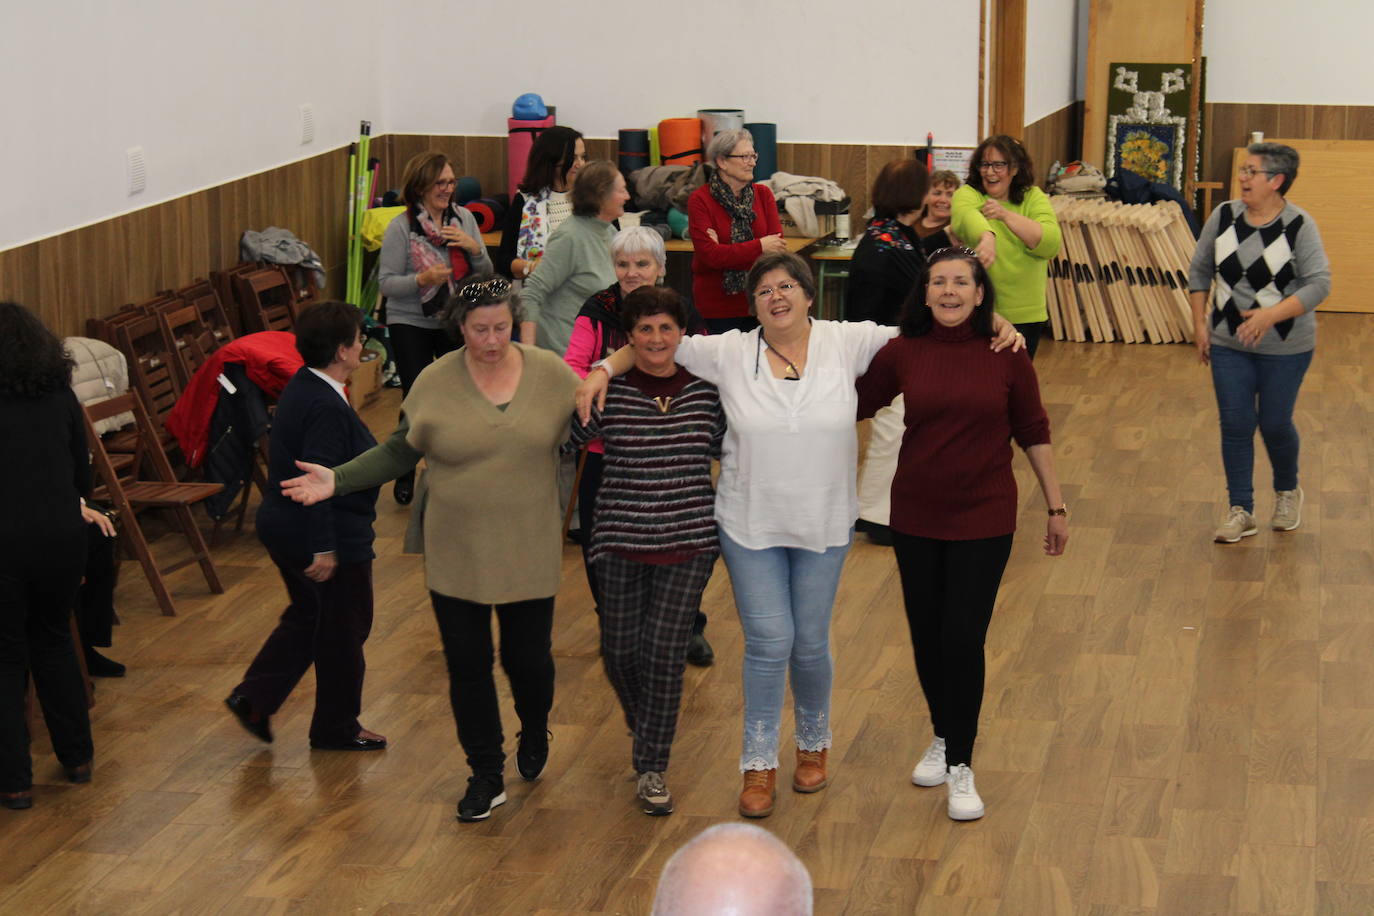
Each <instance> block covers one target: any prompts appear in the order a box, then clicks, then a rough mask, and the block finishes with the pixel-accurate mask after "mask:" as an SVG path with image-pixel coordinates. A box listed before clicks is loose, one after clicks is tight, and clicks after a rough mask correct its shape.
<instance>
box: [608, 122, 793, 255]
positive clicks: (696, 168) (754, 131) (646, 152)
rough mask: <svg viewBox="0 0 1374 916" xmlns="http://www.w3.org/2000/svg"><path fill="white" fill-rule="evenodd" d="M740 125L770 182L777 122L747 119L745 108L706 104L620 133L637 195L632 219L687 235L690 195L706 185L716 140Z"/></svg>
mask: <svg viewBox="0 0 1374 916" xmlns="http://www.w3.org/2000/svg"><path fill="white" fill-rule="evenodd" d="M738 128H744V129H745V130H747V131H749V133H750V134H751V135H753V138H754V150H755V151H756V152H757V153H758V155H759V159H758V162H757V164H756V165H755V166H754V179H755V180H756V181H761V182H764V183H767V181H768V180H769V178H770V177H772V175H773V173H774V172H776V171H777V170H778V126H777V125H776V124H770V123H762V122H755V123H746V122H745V120H744V111H743V109H740V108H703V109H701V110H700V111H698V112H697V114H696V117H694V118H665V119H664V120H662V121H659V122H658V125H657V126H655V127H648V128H627V129H625V130H622V131H620V136H619V148H618V163H619V165H620V171H621V172H622V173H624V175H625V181H626V184H627V186H628V187H629V190H630V194H631V196H632V202H631V207H632V210H631V215H630V220H631V221H633V220H635V219H636V218H637V219H638V220H639V222H640V224H642V225H647V226H652V227H654V228H658V229H659V231H660V232H667V233H671V235H672V236H676V237H677V238H686V237H687V198H688V197H690V196H691V194H692V192H693V191H695V190H696V189H697V188H699V187H701V185H703V184H705V183H706V180H707V177H708V175H707V172H706V161H705V157H706V149H707V147H708V146H710V144H711V138H712V137H714V136H715V135H716V134H718V133H720V132H721V131H723V130H736V129H738ZM625 222H626V221H625V220H624V219H622V220H621V225H624V224H625Z"/></svg>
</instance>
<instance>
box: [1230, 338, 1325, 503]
mask: <svg viewBox="0 0 1374 916" xmlns="http://www.w3.org/2000/svg"><path fill="white" fill-rule="evenodd" d="M1312 352H1313V351H1311V350H1308V351H1307V352H1306V353H1290V354H1286V355H1283V356H1273V355H1268V354H1264V353H1252V352H1250V351H1248V350H1232V349H1231V348H1229V347H1220V346H1213V347H1212V387H1213V388H1215V389H1216V393H1217V413H1218V415H1219V417H1220V419H1221V463H1222V466H1223V467H1224V468H1225V469H1226V489H1227V490H1228V491H1229V493H1230V498H1231V505H1233V506H1240V507H1241V508H1242V509H1244V510H1245V511H1246V512H1254V511H1255V488H1254V476H1255V427H1256V426H1258V427H1259V431H1260V435H1261V436H1262V437H1264V450H1265V451H1266V452H1268V453H1269V464H1270V465H1271V466H1272V467H1273V469H1274V489H1275V490H1295V489H1297V486H1298V445H1299V440H1298V429H1297V427H1296V426H1294V425H1293V405H1294V404H1296V403H1297V400H1298V388H1299V387H1301V386H1302V378H1303V376H1304V375H1305V374H1306V373H1307V367H1308V366H1310V365H1312Z"/></svg>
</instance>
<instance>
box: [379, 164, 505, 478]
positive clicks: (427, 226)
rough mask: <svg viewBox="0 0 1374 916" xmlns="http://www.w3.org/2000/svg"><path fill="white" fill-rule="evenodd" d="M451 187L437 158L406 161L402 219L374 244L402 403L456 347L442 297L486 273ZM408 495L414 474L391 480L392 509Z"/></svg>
mask: <svg viewBox="0 0 1374 916" xmlns="http://www.w3.org/2000/svg"><path fill="white" fill-rule="evenodd" d="M457 186H458V182H457V179H455V178H454V174H453V167H452V166H451V165H450V164H449V161H448V157H446V156H445V155H444V154H443V153H439V152H435V151H433V150H431V151H430V152H427V153H420V154H419V155H418V156H415V157H413V158H412V159H411V160H410V161H409V162H407V163H406V167H405V173H404V176H403V178H402V182H401V187H402V191H401V195H402V197H403V199H404V200H405V205H406V212H405V213H404V214H401V215H400V216H397V217H396V219H394V220H392V221H391V225H389V226H387V227H386V233H385V234H384V235H383V236H382V253H381V258H380V260H379V261H378V279H379V281H380V286H381V290H382V295H383V296H386V299H387V302H386V324H387V333H388V334H389V336H390V338H391V355H392V357H393V358H394V359H395V360H396V372H397V374H398V375H400V377H401V393H402V395H407V394H409V393H410V386H411V385H413V384H415V379H416V377H417V376H419V374H420V370H421V369H423V368H425V366H428V365H429V364H430V363H432V362H433V361H434V360H436V359H438V358H439V357H440V356H443V355H444V354H445V353H448V352H449V351H450V350H452V349H453V348H454V347H455V346H456V344H455V343H454V341H453V340H452V339H451V338H450V337H449V336H448V334H446V333H445V332H444V330H443V328H442V325H441V323H440V321H439V313H440V312H441V311H442V310H443V308H444V306H445V304H447V302H448V299H449V296H450V295H451V294H453V293H454V292H456V291H457V289H458V288H459V287H461V286H462V285H463V283H464V282H465V280H466V279H470V278H471V277H474V276H484V275H486V274H489V273H491V272H492V266H491V257H490V256H489V255H488V254H487V248H486V246H485V245H484V244H482V234H481V232H480V231H479V230H478V228H477V219H476V218H475V217H474V216H473V215H472V212H471V211H469V210H468V209H467V208H466V207H460V206H458V205H457V204H456V203H454V201H453V191H454V189H455V188H456V187H457ZM414 491H415V475H414V474H406V475H404V476H403V477H401V478H399V479H398V480H397V481H396V487H395V490H394V493H395V496H396V502H398V503H401V504H402V505H405V504H406V503H408V502H410V500H411V497H412V496H413V494H414Z"/></svg>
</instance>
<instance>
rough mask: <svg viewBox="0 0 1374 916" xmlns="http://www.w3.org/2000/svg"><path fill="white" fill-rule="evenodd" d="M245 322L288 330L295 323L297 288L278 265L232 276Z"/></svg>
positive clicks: (258, 328) (259, 328)
mask: <svg viewBox="0 0 1374 916" xmlns="http://www.w3.org/2000/svg"><path fill="white" fill-rule="evenodd" d="M234 289H235V291H236V293H237V296H238V300H239V305H241V306H242V307H243V314H244V319H245V322H246V324H248V325H251V326H252V327H253V330H255V331H291V330H293V329H294V328H295V326H296V291H295V288H294V287H292V286H291V281H290V280H289V279H288V278H287V276H286V271H284V270H282V269H281V268H280V267H264V268H263V269H262V270H255V271H251V272H250V273H245V274H240V275H239V276H236V277H234Z"/></svg>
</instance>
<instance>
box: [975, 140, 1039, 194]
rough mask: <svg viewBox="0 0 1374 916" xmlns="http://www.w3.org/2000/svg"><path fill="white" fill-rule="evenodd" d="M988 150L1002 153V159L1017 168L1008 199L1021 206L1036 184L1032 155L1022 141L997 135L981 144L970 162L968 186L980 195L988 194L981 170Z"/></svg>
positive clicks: (1012, 177)
mask: <svg viewBox="0 0 1374 916" xmlns="http://www.w3.org/2000/svg"><path fill="white" fill-rule="evenodd" d="M988 150H996V151H997V152H999V153H1001V154H1002V158H1004V159H1006V161H1008V162H1010V163H1011V164H1012V166H1014V167H1015V168H1016V174H1015V175H1013V176H1011V190H1009V191H1008V192H1007V199H1008V200H1010V201H1011V202H1012V203H1014V204H1019V203H1020V202H1021V201H1023V200H1025V198H1026V190H1027V189H1028V188H1030V187H1031V186H1033V185H1034V184H1035V166H1034V165H1032V164H1031V157H1030V153H1028V152H1026V148H1025V147H1024V146H1022V145H1021V141H1020V140H1018V139H1016V138H1015V137H1008V136H1007V135H1006V134H997V135H995V136H992V137H988V138H987V139H986V140H984V141H983V142H982V143H979V144H978V146H977V148H976V149H974V151H973V155H972V156H971V157H970V158H969V161H968V184H969V187H971V188H973V190H975V191H977V192H978V193H979V194H986V193H987V191H986V190H985V189H984V188H983V173H982V171H981V169H982V165H983V157H984V156H986V155H987V153H988Z"/></svg>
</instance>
